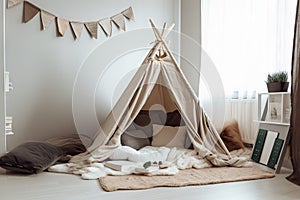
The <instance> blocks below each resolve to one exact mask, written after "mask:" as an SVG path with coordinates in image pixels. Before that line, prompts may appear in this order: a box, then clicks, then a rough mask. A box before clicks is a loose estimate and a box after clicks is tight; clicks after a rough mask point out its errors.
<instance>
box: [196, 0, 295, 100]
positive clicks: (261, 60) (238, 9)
mask: <svg viewBox="0 0 300 200" xmlns="http://www.w3.org/2000/svg"><path fill="white" fill-rule="evenodd" d="M296 3H297V1H296V0H288V1H285V0H243V1H241V0H226V1H224V0H202V1H201V23H202V24H201V26H202V27H201V28H202V47H203V49H204V51H205V52H206V53H207V54H208V55H209V57H210V58H211V59H212V61H213V62H214V64H215V66H216V68H217V69H218V71H219V73H220V76H221V78H222V82H223V85H224V89H225V94H226V95H227V96H231V95H232V94H233V91H239V96H240V97H241V96H245V95H246V96H247V92H248V96H250V95H252V94H253V92H254V91H257V92H265V91H266V89H267V88H266V84H265V80H266V76H267V74H268V73H269V72H274V71H279V70H287V71H288V72H290V69H291V60H292V46H293V35H294V22H295V12H296Z"/></svg>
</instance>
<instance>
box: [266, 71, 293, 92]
mask: <svg viewBox="0 0 300 200" xmlns="http://www.w3.org/2000/svg"><path fill="white" fill-rule="evenodd" d="M266 84H267V87H268V92H287V90H288V87H289V82H288V73H287V72H286V71H279V72H274V73H272V74H270V73H269V74H268V77H267V80H266Z"/></svg>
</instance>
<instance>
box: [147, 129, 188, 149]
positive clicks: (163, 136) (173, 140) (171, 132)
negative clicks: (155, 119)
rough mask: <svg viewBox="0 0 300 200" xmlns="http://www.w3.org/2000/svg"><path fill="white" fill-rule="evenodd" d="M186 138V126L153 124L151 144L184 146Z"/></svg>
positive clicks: (157, 145)
mask: <svg viewBox="0 0 300 200" xmlns="http://www.w3.org/2000/svg"><path fill="white" fill-rule="evenodd" d="M185 139H186V126H176V127H173V126H164V125H158V124H153V139H152V143H151V145H152V146H156V147H160V146H166V147H178V148H184V144H185Z"/></svg>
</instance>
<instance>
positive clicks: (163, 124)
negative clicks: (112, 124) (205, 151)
mask: <svg viewBox="0 0 300 200" xmlns="http://www.w3.org/2000/svg"><path fill="white" fill-rule="evenodd" d="M121 143H122V145H125V146H130V147H132V148H134V149H136V150H138V149H140V148H142V147H144V146H166V147H178V148H189V147H190V146H191V142H190V140H189V138H188V135H187V131H186V126H185V123H184V121H183V119H182V118H181V115H180V113H179V111H178V110H175V111H173V112H167V113H166V112H164V111H162V110H141V111H140V112H139V114H138V115H137V117H136V118H135V119H134V122H133V123H132V124H131V125H130V127H129V128H128V129H127V130H126V131H125V133H124V134H123V135H122V136H121Z"/></svg>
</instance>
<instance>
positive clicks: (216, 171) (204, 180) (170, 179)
mask: <svg viewBox="0 0 300 200" xmlns="http://www.w3.org/2000/svg"><path fill="white" fill-rule="evenodd" d="M274 176H275V175H274V173H272V172H268V171H264V170H261V169H258V168H254V167H251V168H235V167H213V168H205V169H187V170H180V171H179V173H178V174H176V175H175V176H144V175H125V176H105V177H102V178H100V179H99V182H100V185H101V187H102V188H103V189H104V190H105V191H108V192H111V191H116V190H140V189H148V188H154V187H182V186H189V185H207V184H216V183H225V182H234V181H246V180H255V179H263V178H272V177H274Z"/></svg>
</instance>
